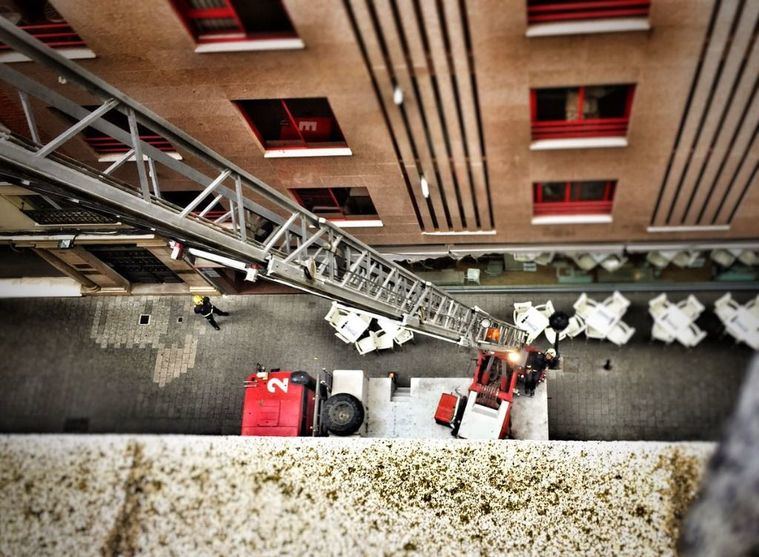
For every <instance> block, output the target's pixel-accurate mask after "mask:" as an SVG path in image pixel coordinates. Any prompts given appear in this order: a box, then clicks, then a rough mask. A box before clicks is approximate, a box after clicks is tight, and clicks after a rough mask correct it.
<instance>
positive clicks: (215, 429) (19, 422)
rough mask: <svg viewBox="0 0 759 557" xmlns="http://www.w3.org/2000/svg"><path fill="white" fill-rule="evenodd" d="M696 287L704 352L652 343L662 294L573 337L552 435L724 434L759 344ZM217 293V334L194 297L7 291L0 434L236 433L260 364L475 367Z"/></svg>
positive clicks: (296, 309) (553, 387)
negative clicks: (621, 324)
mask: <svg viewBox="0 0 759 557" xmlns="http://www.w3.org/2000/svg"><path fill="white" fill-rule="evenodd" d="M697 295H698V296H699V299H701V301H702V302H704V304H705V305H706V306H707V311H706V312H705V314H704V315H703V316H702V318H701V320H700V321H699V324H700V325H702V326H703V327H704V328H705V329H706V330H708V331H709V332H710V334H709V337H707V339H706V340H705V341H704V342H703V343H702V344H701V345H700V346H699V347H697V348H695V349H692V350H687V349H685V348H682V347H680V346H664V345H662V344H660V343H654V342H652V341H650V338H649V330H650V327H651V321H650V318H649V317H648V314H647V305H646V302H647V300H648V299H649V298H651V297H653V294H633V295H630V296H629V297H630V298H631V299H632V301H633V305H632V306H631V308H630V309H629V310H628V313H627V315H626V316H625V321H626V322H628V323H629V324H630V325H632V326H634V327H636V328H637V333H636V334H635V336H634V337H633V339H632V341H631V343H630V344H628V345H627V346H625V347H624V348H617V347H616V346H614V345H611V344H610V343H608V342H598V341H592V340H590V341H586V340H584V338H583V337H578V339H576V340H574V341H566V342H564V343H563V344H562V353H563V354H564V355H565V366H564V371H561V372H553V374H552V376H551V377H550V379H549V383H548V389H549V392H548V394H549V417H550V429H551V437H552V438H555V439H609V440H610V439H649V440H697V439H706V440H709V439H715V438H717V437H718V436H719V433H720V430H721V427H722V425H723V423H724V421H725V418H726V417H727V416H728V415H729V413H730V411H731V409H732V407H733V404H734V401H735V399H736V397H737V394H738V391H739V389H740V383H741V380H742V378H743V376H744V373H745V371H744V370H745V369H746V367H747V365H748V362H749V360H750V358H751V356H752V352H751V351H750V350H749V349H748V348H746V347H744V346H735V345H734V344H733V342H732V340H731V339H730V338H729V337H720V330H719V329H720V327H719V323H718V321H717V320H716V317H715V316H714V315H713V314H712V312H711V307H712V304H713V300H714V299H715V298H716V297H717V294H714V293H703V294H700V293H697ZM749 295H750V294H748V293H741V294H739V295H738V296H736V298H737V299H738V300H739V301H744V299H745V298H748V297H749ZM458 297H459V298H460V299H462V301H465V302H467V303H470V304H477V305H479V306H480V307H483V308H485V309H487V310H488V311H490V312H491V313H493V314H494V315H496V316H499V317H508V316H510V314H511V310H512V304H513V302H514V301H515V300H517V301H523V300H527V299H532V301H533V302H534V303H542V302H544V301H545V300H546V299H548V298H550V299H552V300H553V302H554V304H555V305H556V306H557V309H565V310H569V311H571V304H572V302H573V301H574V299H575V298H576V296H574V295H567V294H553V295H547V294H535V295H532V296H530V295H526V294H519V295H518V296H516V297H515V296H511V295H500V294H499V295H495V294H487V295H472V294H466V295H459V296H458ZM681 297H684V296H681V295H677V294H676V295H673V296H671V298H672V299H674V300H679V299H680V298H681ZM214 301H215V303H216V304H217V305H218V306H219V307H220V308H221V309H223V310H227V311H230V312H231V313H232V315H231V316H229V317H218V318H217V320H218V321H219V324H220V325H221V331H218V332H217V331H214V330H213V329H211V327H210V326H209V325H208V324H207V323H206V322H205V320H204V319H203V318H202V317H199V316H197V315H195V314H194V313H193V312H192V307H191V302H190V299H189V297H176V296H173V297H172V296H164V297H113V298H105V297H99V298H81V299H34V300H0V314H2V315H3V316H4V319H3V320H2V321H1V322H0V348H2V359H0V381H2V388H0V431H2V432H60V431H72V432H73V431H89V432H145V433H164V432H166V433H168V432H172V433H208V434H216V433H224V434H236V433H238V432H239V424H240V412H241V404H242V382H243V379H244V377H245V376H246V375H247V374H248V373H250V372H251V371H252V370H253V368H254V366H255V364H256V362H261V363H263V364H264V365H266V366H267V367H281V368H283V369H286V368H291V369H302V370H306V371H312V372H313V371H316V370H318V369H320V368H322V367H324V368H327V369H335V368H342V369H365V370H366V371H367V372H368V373H369V374H370V375H371V376H375V377H380V376H385V374H386V373H387V372H388V371H397V372H399V374H400V376H401V377H402V378H405V379H408V378H410V377H412V376H428V377H435V376H461V375H462V374H468V373H469V370H470V366H471V357H472V354H471V353H470V352H469V351H466V350H464V349H461V348H459V347H457V346H455V345H453V344H448V343H445V342H441V341H438V340H434V339H431V338H427V337H423V336H420V335H417V338H416V341H415V343H414V344H409V345H406V346H405V347H404V349H402V350H400V349H399V350H396V351H395V352H383V353H382V354H368V355H367V356H359V355H358V354H357V353H356V351H355V350H354V349H353V347H352V345H350V346H349V345H346V344H343V343H342V342H340V341H339V340H338V339H336V338H335V336H334V335H333V331H332V329H331V328H330V327H329V326H328V325H327V323H326V322H325V321H324V320H323V317H324V314H325V313H326V312H327V310H328V309H329V302H327V301H325V300H322V299H319V298H315V297H312V296H308V295H300V294H294V295H258V296H234V297H224V298H217V299H215V300H214ZM145 316H149V317H145ZM141 318H142V319H143V320H144V321H147V323H146V324H140V321H141ZM606 360H609V363H610V367H611V369H608V370H607V369H604V367H603V365H604V363H605V362H606ZM430 419H431V418H430Z"/></svg>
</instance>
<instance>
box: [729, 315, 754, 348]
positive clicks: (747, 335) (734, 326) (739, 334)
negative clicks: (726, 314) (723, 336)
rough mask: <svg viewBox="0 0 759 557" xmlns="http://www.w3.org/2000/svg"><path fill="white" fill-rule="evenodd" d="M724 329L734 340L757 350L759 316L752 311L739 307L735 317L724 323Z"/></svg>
mask: <svg viewBox="0 0 759 557" xmlns="http://www.w3.org/2000/svg"><path fill="white" fill-rule="evenodd" d="M725 328H726V329H727V332H728V333H730V335H731V336H733V337H734V338H735V339H737V340H742V341H743V342H745V343H746V344H748V345H749V346H750V347H751V348H753V349H754V350H759V316H757V315H756V313H755V312H754V311H752V309H750V308H746V307H744V306H740V307H739V308H738V309H737V310H736V311H735V315H733V316H732V317H731V318H730V319H727V320H726V321H725Z"/></svg>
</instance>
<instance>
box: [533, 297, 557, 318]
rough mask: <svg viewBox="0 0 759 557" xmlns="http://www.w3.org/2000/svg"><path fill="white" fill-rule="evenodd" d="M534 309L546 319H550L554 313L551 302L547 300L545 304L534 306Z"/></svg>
mask: <svg viewBox="0 0 759 557" xmlns="http://www.w3.org/2000/svg"><path fill="white" fill-rule="evenodd" d="M535 309H536V310H538V311H539V312H540V313H542V314H543V315H545V316H546V317H551V316H552V315H553V314H554V312H555V311H556V310H555V309H554V307H553V302H552V301H551V300H548V301H547V302H546V303H545V304H540V305H538V306H535Z"/></svg>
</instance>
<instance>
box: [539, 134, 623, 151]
mask: <svg viewBox="0 0 759 557" xmlns="http://www.w3.org/2000/svg"><path fill="white" fill-rule="evenodd" d="M610 147H627V138H626V137H581V138H580V137H578V138H571V139H539V140H537V141H533V142H532V143H530V151H553V150H557V149H606V148H610Z"/></svg>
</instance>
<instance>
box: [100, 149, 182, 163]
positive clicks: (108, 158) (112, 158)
mask: <svg viewBox="0 0 759 557" xmlns="http://www.w3.org/2000/svg"><path fill="white" fill-rule="evenodd" d="M162 152H163V154H164V155H168V156H170V157H171V158H172V159H174V160H177V161H181V160H183V159H182V155H180V154H179V153H177V152H176V151H162ZM123 155H124V153H108V154H107V155H100V156H98V162H116V161H117V160H119V159H120V158H121V157H122V156H123ZM135 160H137V159H136V158H135V156H134V155H132V156H131V157H129V158H128V159H127V161H128V162H134V161H135ZM142 160H143V161H145V162H147V160H148V156H147V155H142Z"/></svg>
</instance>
